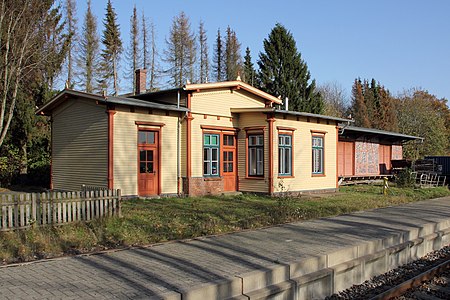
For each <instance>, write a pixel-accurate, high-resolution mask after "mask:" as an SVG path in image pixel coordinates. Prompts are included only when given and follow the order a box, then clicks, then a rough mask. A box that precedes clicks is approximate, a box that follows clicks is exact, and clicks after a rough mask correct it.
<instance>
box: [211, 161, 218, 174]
mask: <svg viewBox="0 0 450 300" xmlns="http://www.w3.org/2000/svg"><path fill="white" fill-rule="evenodd" d="M217 166H218V163H217V162H212V163H211V175H217V174H218V167H217Z"/></svg>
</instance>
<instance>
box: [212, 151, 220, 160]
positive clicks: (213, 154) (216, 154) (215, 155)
mask: <svg viewBox="0 0 450 300" xmlns="http://www.w3.org/2000/svg"><path fill="white" fill-rule="evenodd" d="M211 151H212V157H211V160H212V161H217V160H218V153H219V149H217V148H212V149H211Z"/></svg>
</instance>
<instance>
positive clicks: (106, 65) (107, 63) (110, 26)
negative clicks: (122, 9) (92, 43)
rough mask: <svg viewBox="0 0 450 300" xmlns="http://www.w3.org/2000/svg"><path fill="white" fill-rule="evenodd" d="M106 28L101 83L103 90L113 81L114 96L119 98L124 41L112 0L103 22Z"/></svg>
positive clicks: (103, 38)
mask: <svg viewBox="0 0 450 300" xmlns="http://www.w3.org/2000/svg"><path fill="white" fill-rule="evenodd" d="M103 25H104V26H105V28H104V30H103V37H102V43H103V46H104V48H103V51H102V54H101V56H102V73H103V78H102V79H103V80H102V82H101V84H102V86H103V88H107V86H108V82H109V81H110V80H111V79H112V80H113V89H114V95H115V96H117V94H118V92H119V85H118V84H119V83H118V82H119V78H118V68H119V60H120V55H121V53H122V51H123V47H122V40H121V38H120V29H119V24H117V14H116V12H115V11H114V8H113V6H112V4H111V0H108V4H107V6H106V15H105V19H104V21H103Z"/></svg>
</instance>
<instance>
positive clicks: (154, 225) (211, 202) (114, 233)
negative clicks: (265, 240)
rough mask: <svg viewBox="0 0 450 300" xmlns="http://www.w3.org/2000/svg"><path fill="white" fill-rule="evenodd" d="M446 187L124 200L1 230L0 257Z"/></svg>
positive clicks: (166, 235)
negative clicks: (89, 213)
mask: <svg viewBox="0 0 450 300" xmlns="http://www.w3.org/2000/svg"><path fill="white" fill-rule="evenodd" d="M449 195H450V191H449V190H448V189H447V188H434V189H406V188H395V187H393V188H391V189H390V193H389V195H388V196H383V195H382V193H381V187H380V186H371V185H361V186H352V187H343V188H342V189H341V191H340V192H339V193H335V194H322V195H311V196H302V197H289V196H285V197H280V198H270V197H264V196H257V195H240V196H229V197H224V196H220V197H213V196H210V197H199V198H163V199H147V200H138V199H135V200H129V201H125V202H124V203H123V217H122V218H108V219H103V220H96V221H92V222H90V223H87V224H83V223H78V224H71V225H65V226H58V227H56V226H55V227H51V226H48V227H41V228H32V229H29V230H20V231H15V232H2V233H0V260H1V261H3V263H11V262H22V261H29V260H35V259H41V258H47V257H55V256H61V255H70V254H77V253H83V252H90V251H96V250H99V249H109V248H117V247H126V246H132V245H145V244H151V243H155V242H163V241H168V240H175V239H184V238H192V237H197V236H202V235H210V234H221V233H225V232H234V231H239V230H244V229H251V228H260V227H264V226H270V225H274V224H279V223H285V222H291V221H298V220H308V219H313V218H320V217H327V216H335V215H339V214H343V213H350V212H354V211H359V210H367V209H374V208H379V207H386V206H392V205H398V204H402V203H408V202H413V201H418V200H424V199H431V198H436V197H442V196H449Z"/></svg>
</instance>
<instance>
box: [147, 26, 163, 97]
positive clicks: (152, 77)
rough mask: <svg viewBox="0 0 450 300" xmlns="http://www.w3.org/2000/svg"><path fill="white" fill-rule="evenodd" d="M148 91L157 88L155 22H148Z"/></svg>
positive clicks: (158, 72)
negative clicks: (149, 45) (149, 44)
mask: <svg viewBox="0 0 450 300" xmlns="http://www.w3.org/2000/svg"><path fill="white" fill-rule="evenodd" d="M150 42H151V47H150V50H151V51H150V82H149V83H150V84H149V89H150V91H155V90H157V89H158V78H159V77H160V73H161V71H160V68H159V64H158V57H159V55H158V49H157V47H156V31H155V24H154V23H153V22H151V23H150Z"/></svg>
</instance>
